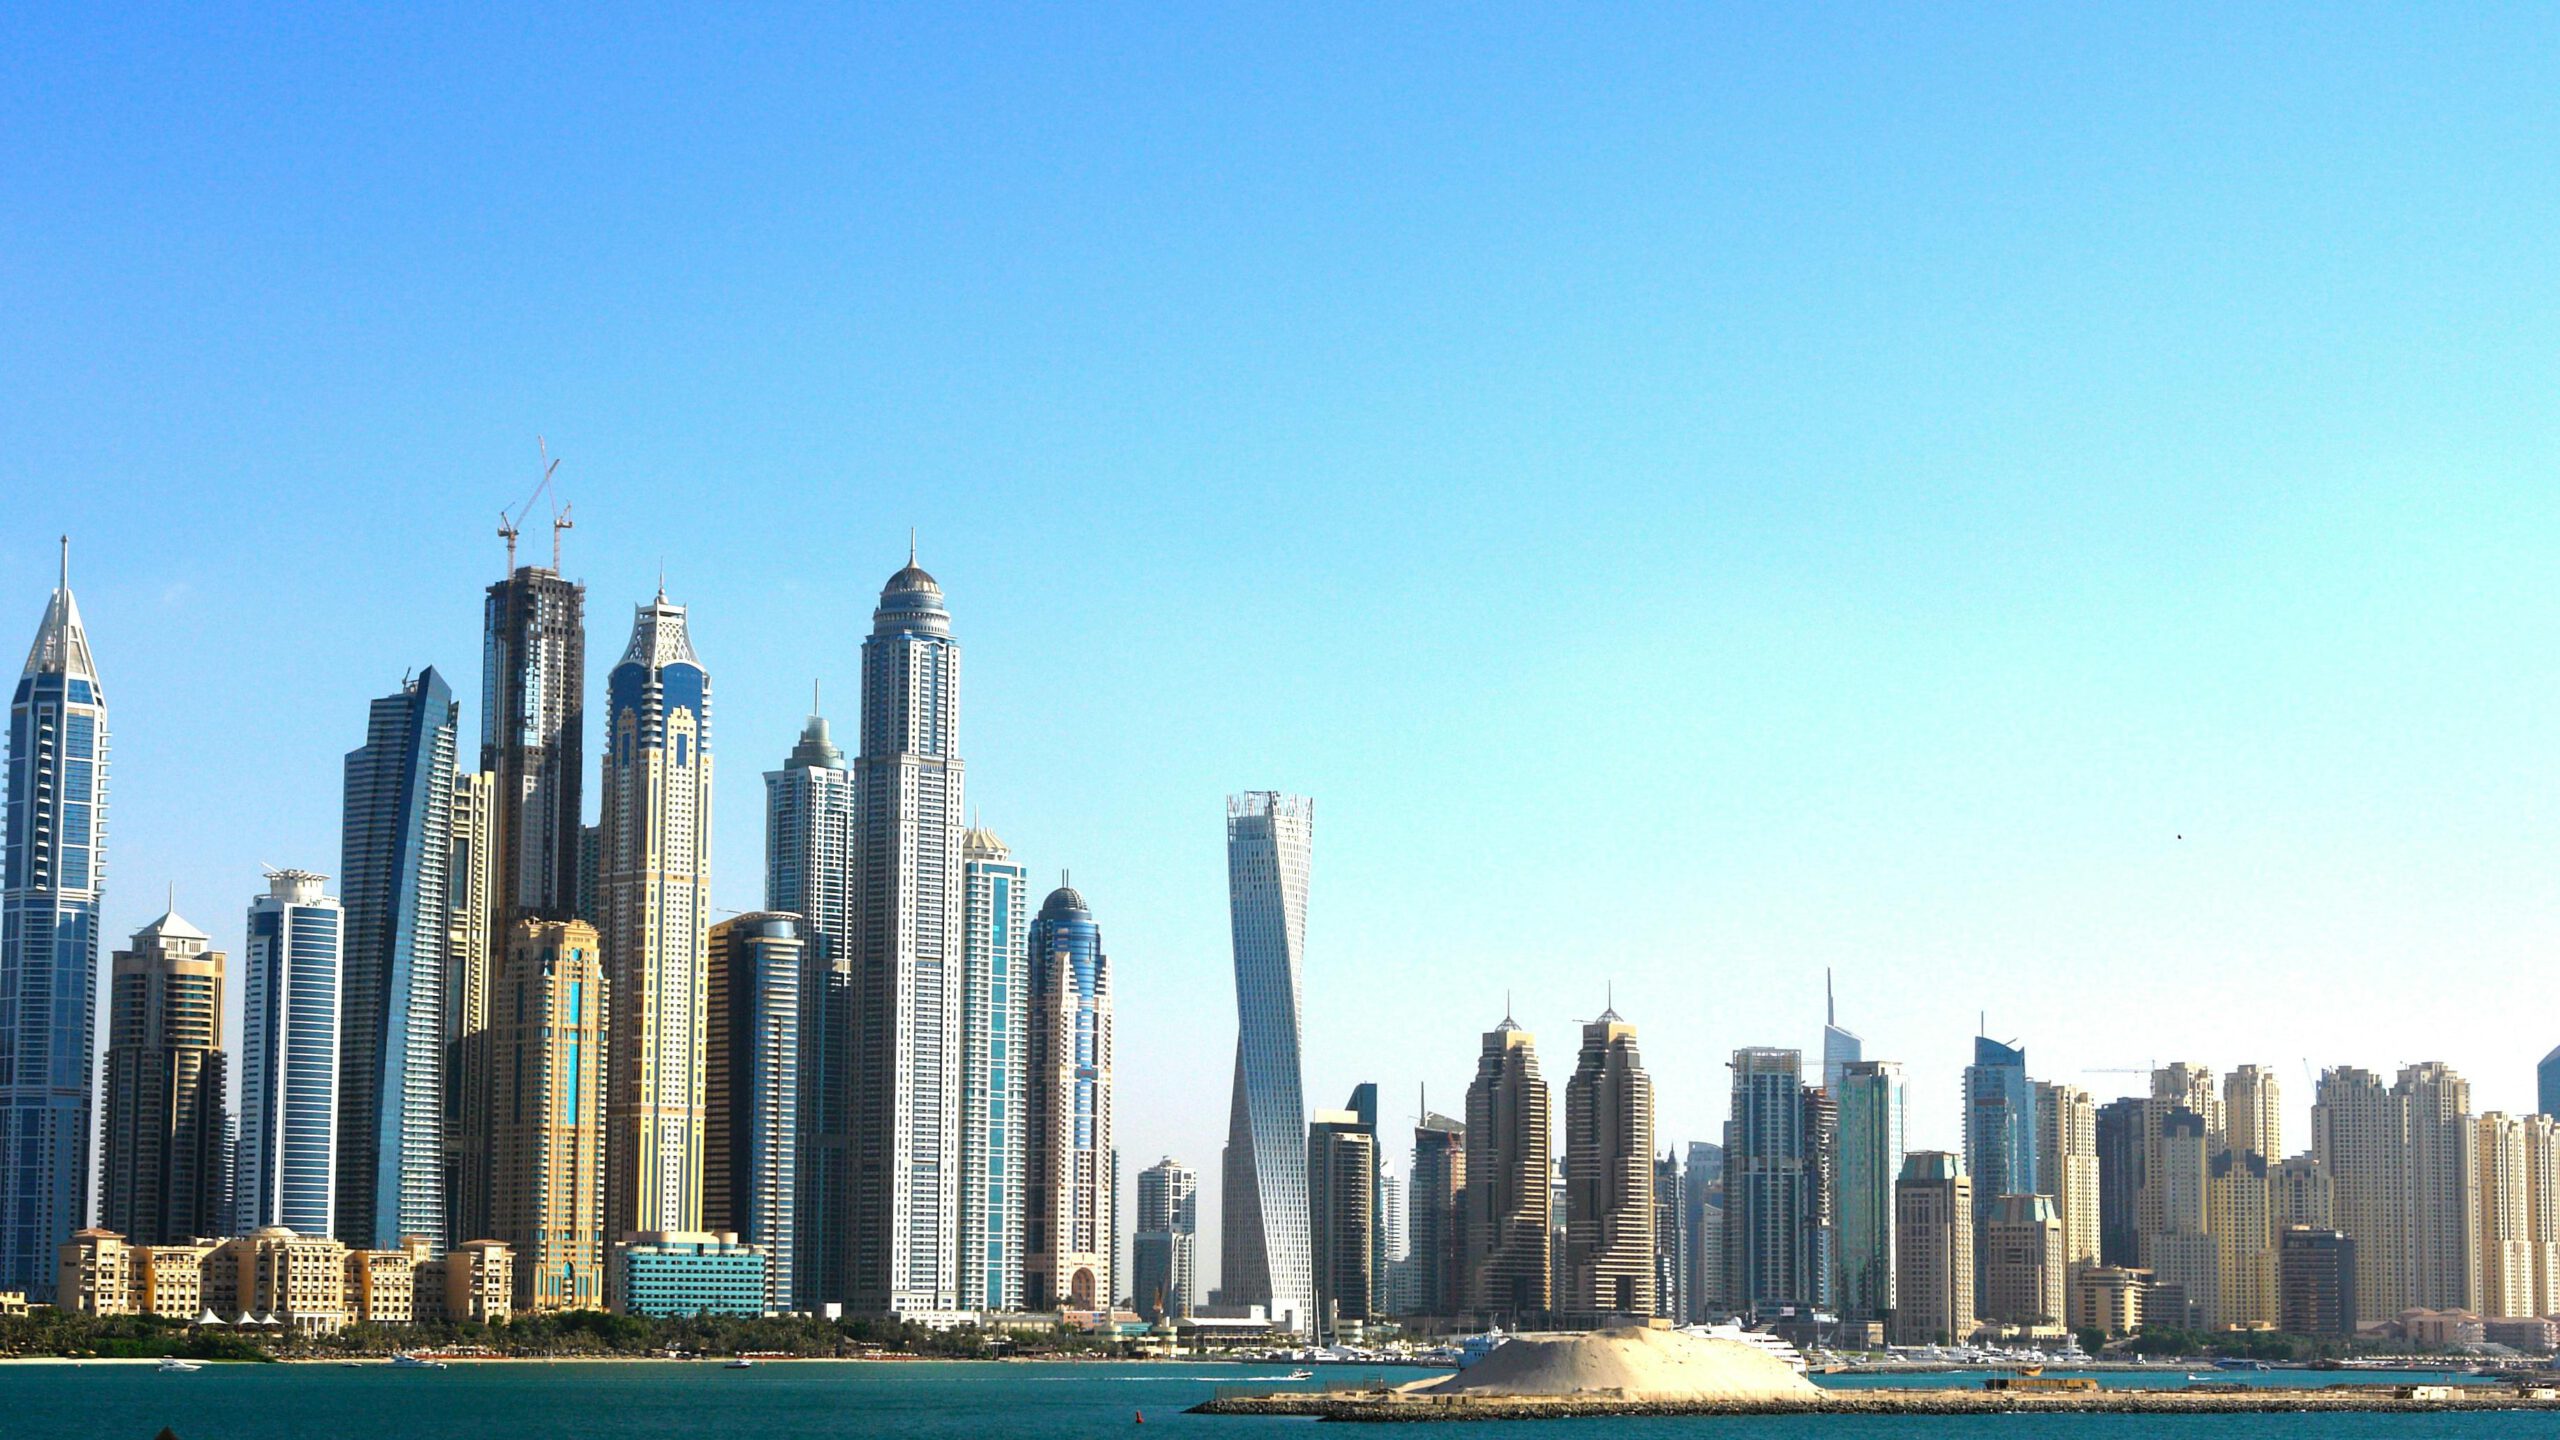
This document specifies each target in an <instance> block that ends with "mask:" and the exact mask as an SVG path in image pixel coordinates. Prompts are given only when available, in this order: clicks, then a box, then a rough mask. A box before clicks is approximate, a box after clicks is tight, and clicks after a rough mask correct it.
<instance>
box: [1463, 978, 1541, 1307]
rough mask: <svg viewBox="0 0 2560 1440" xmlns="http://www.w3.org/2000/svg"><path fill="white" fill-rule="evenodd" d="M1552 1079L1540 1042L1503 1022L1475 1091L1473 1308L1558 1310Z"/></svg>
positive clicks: (1470, 1105)
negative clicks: (1552, 1245) (1551, 1234)
mask: <svg viewBox="0 0 2560 1440" xmlns="http://www.w3.org/2000/svg"><path fill="white" fill-rule="evenodd" d="M1550 1123H1551V1121H1550V1118H1549V1114H1548V1100H1547V1082H1546V1081H1544V1080H1542V1079H1540V1078H1538V1043H1537V1038H1536V1037H1535V1036H1533V1035H1531V1034H1530V1033H1529V1032H1528V1031H1526V1030H1523V1029H1521V1028H1520V1027H1519V1026H1517V1025H1515V1024H1513V1023H1512V1022H1511V1017H1510V1016H1508V1015H1506V1016H1504V1017H1502V1023H1501V1024H1500V1025H1498V1026H1496V1027H1494V1028H1493V1029H1492V1030H1490V1031H1488V1032H1486V1034H1485V1037H1484V1050H1483V1052H1482V1054H1480V1055H1479V1056H1478V1057H1477V1059H1476V1078H1475V1082H1474V1083H1473V1084H1471V1085H1469V1086H1468V1087H1467V1206H1466V1215H1465V1218H1464V1223H1463V1225H1462V1226H1461V1228H1462V1230H1463V1232H1464V1234H1465V1236H1466V1245H1467V1308H1468V1309H1469V1310H1472V1311H1475V1312H1478V1313H1481V1314H1490V1315H1497V1316H1507V1317H1515V1318H1514V1324H1515V1325H1516V1324H1517V1323H1518V1320H1519V1319H1525V1318H1526V1317H1529V1316H1533V1315H1542V1314H1544V1313H1546V1312H1547V1311H1549V1310H1552V1309H1554V1308H1555V1296H1554V1292H1553V1291H1552V1289H1551V1288H1550V1280H1551V1278H1552V1277H1551V1274H1550V1264H1549V1260H1548V1255H1547V1243H1548V1234H1547V1226H1548V1223H1549V1220H1550V1217H1551V1215H1552V1212H1553V1208H1554V1203H1555V1190H1554V1182H1553V1180H1552V1178H1551V1177H1552V1176H1553V1175H1554V1173H1555V1162H1554V1159H1553V1155H1554V1152H1553V1150H1552V1149H1551V1148H1550V1135H1549V1130H1548V1126H1549V1124H1550Z"/></svg>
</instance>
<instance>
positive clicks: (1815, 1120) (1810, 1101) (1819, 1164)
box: [1804, 1085, 1840, 1313]
mask: <svg viewBox="0 0 2560 1440" xmlns="http://www.w3.org/2000/svg"><path fill="white" fill-rule="evenodd" d="M1839 1144H1840V1107H1839V1105H1838V1104H1837V1103H1836V1102H1834V1101H1833V1099H1832V1098H1831V1092H1830V1091H1829V1090H1826V1089H1824V1088H1822V1087H1821V1086H1818V1085H1814V1086H1807V1087H1806V1088H1805V1091H1804V1154H1805V1173H1806V1175H1807V1176H1808V1177H1810V1183H1809V1184H1808V1185H1807V1186H1806V1188H1805V1202H1806V1203H1805V1215H1804V1244H1805V1275H1806V1278H1807V1279H1808V1281H1809V1282H1810V1283H1811V1284H1812V1286H1813V1293H1812V1294H1811V1295H1810V1296H1808V1297H1807V1299H1808V1302H1809V1303H1810V1304H1811V1305H1812V1306H1813V1308H1814V1309H1815V1310H1816V1311H1817V1312H1822V1313H1831V1312H1835V1311H1837V1310H1838V1308H1839V1303H1840V1302H1839V1300H1838V1298H1837V1296H1836V1295H1835V1294H1834V1293H1833V1287H1834V1286H1835V1285H1836V1284H1837V1283H1838V1281H1839V1278H1840V1248H1839V1241H1840V1236H1839V1230H1838V1226H1837V1223H1836V1216H1837V1209H1838V1204H1839V1198H1840V1180H1839V1156H1838V1152H1839Z"/></svg>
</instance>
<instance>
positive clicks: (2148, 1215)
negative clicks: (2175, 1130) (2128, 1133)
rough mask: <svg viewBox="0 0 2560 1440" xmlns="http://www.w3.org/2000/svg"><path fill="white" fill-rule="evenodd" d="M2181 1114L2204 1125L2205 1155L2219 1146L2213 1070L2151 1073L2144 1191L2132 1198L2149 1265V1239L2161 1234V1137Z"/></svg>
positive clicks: (2175, 1068)
mask: <svg viewBox="0 0 2560 1440" xmlns="http://www.w3.org/2000/svg"><path fill="white" fill-rule="evenodd" d="M2181 1110H2184V1111H2186V1112H2188V1113H2189V1114H2192V1115H2194V1116H2195V1117H2196V1118H2197V1119H2198V1120H2200V1121H2201V1122H2202V1123H2203V1125H2204V1138H2205V1149H2206V1153H2207V1154H2208V1155H2210V1154H2211V1153H2212V1151H2213V1150H2214V1149H2215V1148H2216V1147H2218V1146H2219V1145H2220V1144H2221V1143H2222V1091H2221V1089H2220V1087H2219V1086H2218V1085H2217V1084H2216V1083H2215V1080H2214V1076H2213V1067H2212V1066H2210V1065H2199V1064H2195V1063H2193V1062H2190V1061H2184V1060H2181V1061H2177V1062H2175V1063H2173V1064H2169V1065H2163V1066H2161V1067H2159V1068H2158V1069H2156V1070H2153V1071H2152V1072H2151V1098H2150V1099H2149V1101H2147V1102H2146V1103H2145V1104H2144V1105H2143V1107H2142V1169H2143V1187H2142V1191H2141V1193H2140V1194H2139V1195H2137V1196H2136V1197H2135V1200H2136V1207H2137V1214H2136V1217H2135V1219H2136V1223H2137V1225H2138V1227H2139V1230H2140V1233H2141V1236H2142V1245H2143V1247H2144V1248H2143V1253H2142V1261H2143V1263H2144V1264H2146V1265H2148V1264H2149V1263H2151V1262H2150V1249H2149V1246H2150V1243H2151V1240H2150V1237H2152V1236H2154V1235H2157V1234H2159V1233H2161V1231H2162V1228H2163V1226H2164V1225H2165V1224H2166V1222H2165V1221H2164V1220H2163V1219H2162V1210H2161V1206H2162V1204H2163V1199H2162V1192H2161V1190H2160V1183H2161V1182H2160V1134H2161V1127H2162V1126H2163V1125H2164V1124H2166V1123H2167V1121H2168V1118H2169V1116H2171V1115H2173V1114H2175V1113H2177V1112H2178V1111H2181Z"/></svg>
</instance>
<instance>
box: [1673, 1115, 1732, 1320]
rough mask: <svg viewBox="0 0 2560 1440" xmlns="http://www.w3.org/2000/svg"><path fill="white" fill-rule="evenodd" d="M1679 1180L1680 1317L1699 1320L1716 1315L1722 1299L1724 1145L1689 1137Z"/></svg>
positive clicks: (1708, 1318)
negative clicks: (1683, 1270)
mask: <svg viewBox="0 0 2560 1440" xmlns="http://www.w3.org/2000/svg"><path fill="white" fill-rule="evenodd" d="M1680 1184H1681V1189H1682V1190H1683V1191H1684V1192H1685V1193H1684V1195H1683V1197H1682V1204H1683V1206H1684V1208H1683V1209H1682V1211H1681V1217H1680V1219H1681V1225H1682V1226H1683V1228H1685V1229H1686V1230H1687V1231H1688V1232H1689V1311H1688V1314H1687V1315H1685V1316H1684V1317H1682V1318H1684V1319H1686V1320H1687V1321H1689V1322H1690V1323H1692V1324H1703V1323H1705V1322H1706V1321H1709V1320H1712V1319H1716V1318H1718V1316H1719V1315H1720V1314H1721V1312H1722V1311H1723V1308H1724V1303H1725V1299H1724V1297H1725V1288H1724V1286H1725V1266H1724V1198H1725V1191H1724V1147H1723V1146H1722V1145H1719V1144H1716V1143H1715V1142H1713V1141H1710V1140H1692V1141H1690V1142H1689V1151H1688V1155H1687V1157H1686V1159H1685V1160H1684V1162H1683V1165H1682V1168H1681V1174H1680Z"/></svg>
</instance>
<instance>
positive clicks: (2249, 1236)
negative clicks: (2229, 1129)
mask: <svg viewBox="0 0 2560 1440" xmlns="http://www.w3.org/2000/svg"><path fill="white" fill-rule="evenodd" d="M2273 1194H2274V1191H2273V1189H2272V1188H2271V1187H2270V1186H2269V1185H2268V1183H2267V1157H2265V1156H2264V1155H2261V1154H2259V1153H2258V1152H2257V1151H2255V1150H2231V1149H2226V1150H2224V1151H2222V1153H2220V1154H2218V1155H2216V1156H2214V1157H2213V1175H2212V1178H2211V1179H2210V1180H2209V1181H2208V1182H2207V1184H2206V1188H2205V1228H2206V1229H2207V1230H2208V1231H2210V1232H2211V1233H2212V1235H2213V1250H2214V1264H2215V1267H2216V1270H2217V1271H2218V1274H2217V1276H2216V1278H2217V1280H2218V1281H2219V1285H2218V1287H2217V1289H2218V1293H2217V1295H2216V1297H2215V1308H2214V1312H2213V1321H2214V1323H2215V1324H2217V1325H2238V1326H2252V1327H2254V1326H2271V1325H2273V1324H2275V1323H2276V1237H2275V1230H2274V1227H2273V1225H2272V1223H2271V1217H2270V1213H2269V1202H2270V1200H2271V1198H2272V1196H2273Z"/></svg>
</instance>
